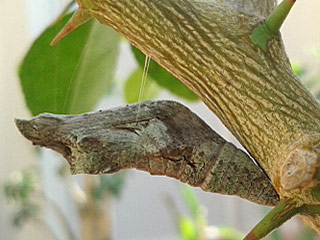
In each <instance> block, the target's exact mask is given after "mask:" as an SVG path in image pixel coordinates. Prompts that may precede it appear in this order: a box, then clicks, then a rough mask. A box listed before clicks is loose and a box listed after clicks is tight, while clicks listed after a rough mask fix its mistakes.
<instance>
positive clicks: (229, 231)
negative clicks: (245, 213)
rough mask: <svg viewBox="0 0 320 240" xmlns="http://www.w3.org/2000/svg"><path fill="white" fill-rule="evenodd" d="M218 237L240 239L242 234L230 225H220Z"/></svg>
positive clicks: (230, 239)
mask: <svg viewBox="0 0 320 240" xmlns="http://www.w3.org/2000/svg"><path fill="white" fill-rule="evenodd" d="M219 230H220V237H221V238H222V239H225V240H241V239H243V237H244V236H243V234H242V233H239V232H238V231H236V230H235V229H233V228H230V227H220V228H219Z"/></svg>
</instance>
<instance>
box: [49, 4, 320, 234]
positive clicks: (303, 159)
mask: <svg viewBox="0 0 320 240" xmlns="http://www.w3.org/2000/svg"><path fill="white" fill-rule="evenodd" d="M77 2H78V3H79V5H80V9H81V10H83V11H87V12H88V13H90V14H91V15H92V17H94V18H96V19H97V20H98V21H100V22H101V23H102V24H105V25H108V26H111V27H112V28H113V29H115V30H116V31H117V32H118V33H120V34H121V35H123V36H124V37H125V38H127V39H128V40H130V41H131V42H132V43H133V44H134V45H136V46H137V47H138V48H139V49H140V50H142V51H143V52H144V53H146V54H147V55H149V56H151V57H152V58H153V59H154V60H155V61H157V62H158V63H159V64H160V65H162V66H163V67H164V68H165V69H167V70H168V71H169V72H171V73H172V74H173V75H175V76H176V77H177V78H178V79H179V80H181V81H182V82H183V83H184V84H185V85H187V86H188V87H189V88H190V89H191V90H192V91H194V92H195V93H196V94H197V95H198V96H199V97H200V98H201V99H202V101H203V102H204V103H205V104H206V105H208V107H209V108H210V109H211V110H212V111H213V112H214V113H215V114H216V115H217V116H218V117H219V118H220V119H221V120H222V122H223V123H224V124H225V125H226V126H227V127H228V128H229V129H230V131H231V132H232V133H233V134H234V135H235V136H236V137H237V139H238V140H239V141H240V142H241V143H242V145H243V146H244V147H245V148H246V149H247V150H248V152H249V153H250V154H251V155H252V156H253V157H254V159H255V160H256V161H257V162H258V163H259V165H261V167H262V168H263V169H264V171H265V172H266V173H267V174H268V176H269V177H270V178H271V180H272V183H273V185H274V187H275V188H276V190H277V192H278V193H279V195H280V197H281V198H284V199H292V200H293V201H294V202H296V204H297V205H303V204H311V205H319V199H320V198H319V194H318V195H317V194H314V192H313V191H314V189H315V188H316V187H317V186H319V181H318V179H317V173H318V171H319V154H320V153H319V151H320V150H319V148H320V147H319V142H320V136H319V132H320V111H319V110H320V107H319V104H318V103H317V102H316V100H315V99H314V97H313V96H312V95H311V94H310V93H309V92H308V90H307V89H306V88H304V87H303V85H302V84H301V82H300V81H299V79H298V78H297V77H296V76H295V75H294V73H293V72H292V69H291V66H290V63H289V61H288V59H287V56H286V53H285V50H284V47H283V44H282V41H281V36H280V35H279V36H277V37H275V38H274V39H273V40H271V41H270V42H269V43H268V48H267V51H262V50H260V49H259V48H258V47H257V46H256V45H254V44H253V43H252V41H251V39H250V35H251V33H252V31H253V30H254V29H255V27H256V26H258V25H259V24H261V23H262V22H263V20H264V17H265V16H266V15H267V13H269V12H270V10H271V9H272V7H273V6H274V3H275V1H274V0H270V1H268V0H266V1H261V0H239V1H236V0H234V1H232V0H225V1H223V0H212V1H200V0H162V1H159V0H117V1H115V0H77ZM264 9H266V10H264ZM143 111H144V110H143ZM141 112H142V111H141ZM55 121H58V120H55ZM120 121H121V120H120ZM51 124H52V123H51ZM193 128H194V127H193V126H192V125H190V129H189V130H188V131H190V132H192V129H193ZM160 130H161V129H159V130H158V131H160ZM150 134H151V133H150ZM151 136H153V135H152V134H151ZM86 141H87V142H90V139H87V140H86V138H84V140H83V144H86ZM50 147H51V148H57V150H59V151H61V152H63V153H64V154H66V156H68V154H67V152H68V150H67V149H66V150H61V149H62V148H61V146H59V147H57V146H54V145H52V146H50ZM80 147H81V146H80ZM102 148H103V147H102ZM158 148H161V146H158ZM130 150H132V149H131V148H130ZM122 153H123V151H122ZM123 154H124V153H123ZM179 154H182V156H184V155H183V151H182V150H180V152H179ZM152 156H153V155H152ZM179 156H180V155H179ZM132 157H134V156H132ZM92 158H93V159H96V158H99V155H93V156H92ZM206 161H207V160H204V163H205V162H206ZM102 162H103V161H102ZM71 164H72V162H71ZM83 164H85V163H83ZM86 164H92V162H90V161H88V163H86ZM159 164H160V165H162V163H161V161H160V163H159ZM98 166H99V165H98ZM98 166H97V167H98ZM127 167H128V166H127ZM136 167H138V168H140V166H136ZM75 169H76V168H75ZM142 169H143V168H142ZM186 169H187V168H186ZM110 170H112V168H111V169H110ZM97 171H98V169H97ZM166 171H167V170H166ZM210 171H211V170H210ZM191 172H192V171H191ZM193 174H195V175H194V176H193V177H195V179H196V180H195V181H197V180H199V178H197V174H198V175H199V174H200V175H201V173H200V172H199V173H195V172H193ZM200 175H199V176H200ZM205 182H206V181H205ZM191 184H193V183H191ZM316 191H317V192H319V187H318V190H316ZM306 218H308V221H312V225H313V227H314V228H315V229H316V230H318V232H319V229H320V224H319V223H320V222H319V217H318V216H315V217H311V216H307V217H306Z"/></svg>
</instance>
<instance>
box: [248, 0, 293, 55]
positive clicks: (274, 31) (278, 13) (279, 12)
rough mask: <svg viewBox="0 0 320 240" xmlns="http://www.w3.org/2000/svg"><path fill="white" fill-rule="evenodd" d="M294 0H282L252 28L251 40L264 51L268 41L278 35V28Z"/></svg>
mask: <svg viewBox="0 0 320 240" xmlns="http://www.w3.org/2000/svg"><path fill="white" fill-rule="evenodd" d="M295 2H296V1H295V0H283V1H282V2H281V3H280V4H279V5H278V6H277V7H276V9H275V10H274V11H273V12H272V13H271V14H270V16H269V17H268V18H267V20H266V21H265V22H264V23H262V24H261V25H259V26H258V27H256V28H255V29H254V30H253V32H252V34H251V40H252V42H253V43H254V44H255V45H257V46H258V47H259V48H261V49H262V50H263V51H266V50H267V46H268V42H269V41H270V40H271V39H273V38H275V37H277V36H278V35H279V30H280V28H281V26H282V24H283V22H284V20H285V19H286V18H287V16H288V14H289V12H290V10H291V8H292V7H293V5H294V3H295Z"/></svg>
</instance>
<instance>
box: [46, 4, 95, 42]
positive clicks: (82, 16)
mask: <svg viewBox="0 0 320 240" xmlns="http://www.w3.org/2000/svg"><path fill="white" fill-rule="evenodd" d="M91 18H92V17H91V15H90V13H89V12H88V11H84V10H81V9H79V10H78V11H76V12H75V13H74V14H73V15H72V17H71V19H70V20H69V21H68V22H67V24H66V25H65V26H64V27H63V29H62V30H61V31H60V32H59V33H58V35H57V36H56V37H55V38H54V39H53V40H52V42H51V43H50V46H52V47H53V46H54V45H56V44H57V43H58V42H59V41H60V40H61V39H62V38H64V37H65V36H67V35H68V34H69V33H71V32H72V31H73V30H75V29H76V28H77V27H79V26H81V25H82V24H84V23H86V22H87V21H89V20H90V19H91Z"/></svg>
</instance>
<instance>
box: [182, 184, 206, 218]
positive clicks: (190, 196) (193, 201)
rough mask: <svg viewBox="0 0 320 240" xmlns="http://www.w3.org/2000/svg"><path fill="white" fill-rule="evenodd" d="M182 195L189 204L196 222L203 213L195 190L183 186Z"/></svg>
mask: <svg viewBox="0 0 320 240" xmlns="http://www.w3.org/2000/svg"><path fill="white" fill-rule="evenodd" d="M181 193H182V196H183V198H184V200H185V201H186V203H187V206H188V208H189V210H190V212H191V214H192V217H193V218H194V220H196V219H197V217H198V215H199V214H200V213H201V205H200V204H199V202H198V199H197V197H196V194H195V193H194V191H193V189H191V188H190V187H188V186H183V187H182V188H181Z"/></svg>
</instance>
